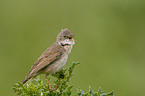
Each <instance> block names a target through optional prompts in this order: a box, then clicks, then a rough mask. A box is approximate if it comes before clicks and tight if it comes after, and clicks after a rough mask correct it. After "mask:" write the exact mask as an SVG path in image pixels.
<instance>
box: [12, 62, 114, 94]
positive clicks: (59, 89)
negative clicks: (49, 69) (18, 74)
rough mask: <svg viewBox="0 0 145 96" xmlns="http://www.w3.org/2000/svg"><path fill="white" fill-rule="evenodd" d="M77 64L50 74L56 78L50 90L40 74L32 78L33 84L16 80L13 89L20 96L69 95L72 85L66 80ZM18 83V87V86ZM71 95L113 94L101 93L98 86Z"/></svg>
mask: <svg viewBox="0 0 145 96" xmlns="http://www.w3.org/2000/svg"><path fill="white" fill-rule="evenodd" d="M78 64H79V63H78V62H74V63H73V64H72V66H71V67H69V68H67V69H63V70H62V71H60V72H58V73H56V74H53V75H52V76H54V77H56V78H57V79H56V80H55V81H54V85H53V87H54V88H56V89H55V90H50V89H49V88H48V85H47V84H44V83H43V81H42V80H41V79H40V76H38V77H37V78H36V79H34V80H33V81H35V82H36V83H35V84H34V83H32V82H31V81H30V80H29V81H28V83H27V84H25V85H23V84H21V83H20V82H18V83H16V84H15V85H14V87H13V89H14V91H15V92H16V93H17V95H20V96H70V95H72V88H73V86H72V85H69V84H68V82H69V81H70V78H71V77H72V76H73V73H72V72H73V70H74V67H75V66H76V65H78ZM19 85H20V87H18V86H19ZM73 96H113V92H110V93H103V92H102V91H101V88H99V90H98V92H94V91H93V90H92V89H91V87H90V88H89V91H88V92H84V91H82V89H78V92H77V93H76V94H74V95H73Z"/></svg>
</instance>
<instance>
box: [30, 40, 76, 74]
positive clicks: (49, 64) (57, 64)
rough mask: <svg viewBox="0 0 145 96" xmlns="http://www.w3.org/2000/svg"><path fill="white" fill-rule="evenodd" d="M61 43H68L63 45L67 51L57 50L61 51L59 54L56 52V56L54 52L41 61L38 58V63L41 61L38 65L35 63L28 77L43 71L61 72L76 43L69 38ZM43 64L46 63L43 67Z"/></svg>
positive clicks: (47, 72) (46, 72) (50, 72)
mask: <svg viewBox="0 0 145 96" xmlns="http://www.w3.org/2000/svg"><path fill="white" fill-rule="evenodd" d="M61 43H62V44H64V45H65V44H68V45H65V46H63V47H64V50H65V51H64V52H59V51H56V52H59V54H58V55H57V53H56V56H55V53H54V56H53V54H50V56H48V58H44V60H43V61H40V62H39V60H37V61H36V63H39V64H38V65H36V66H35V64H34V65H33V66H32V68H33V67H34V68H33V69H32V70H31V72H30V73H29V74H28V77H29V76H30V77H33V76H34V77H35V76H37V75H38V74H40V73H42V74H43V73H45V74H54V73H56V72H59V71H60V70H61V69H62V68H63V67H64V65H65V64H66V62H67V59H68V54H70V53H71V49H72V46H73V45H74V44H75V42H74V41H70V40H69V39H66V40H64V41H62V42H58V44H59V45H61ZM54 48H55V47H54ZM56 48H57V47H56ZM56 50H57V49H56ZM50 53H51V52H50ZM42 55H45V54H42ZM41 58H43V57H41V56H40V60H41ZM50 58H52V59H50ZM53 58H55V59H53ZM42 64H43V65H44V64H45V66H44V67H43V68H41V65H42ZM39 66H40V67H39ZM36 67H37V68H36ZM39 68H41V69H39ZM35 69H36V70H35ZM38 69H39V70H38Z"/></svg>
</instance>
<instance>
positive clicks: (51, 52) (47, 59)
mask: <svg viewBox="0 0 145 96" xmlns="http://www.w3.org/2000/svg"><path fill="white" fill-rule="evenodd" d="M63 53H64V48H63V47H62V46H60V45H58V44H57V43H54V44H53V45H51V46H50V47H48V48H47V49H46V51H45V52H44V53H43V54H42V55H41V56H40V57H39V58H38V59H37V61H36V62H35V63H34V65H33V66H32V68H31V70H30V72H29V73H28V74H27V76H29V75H31V74H33V73H36V72H38V71H40V70H41V69H43V68H44V67H46V66H49V64H50V63H51V62H53V61H55V60H56V59H58V58H60V57H61V55H62V54H63Z"/></svg>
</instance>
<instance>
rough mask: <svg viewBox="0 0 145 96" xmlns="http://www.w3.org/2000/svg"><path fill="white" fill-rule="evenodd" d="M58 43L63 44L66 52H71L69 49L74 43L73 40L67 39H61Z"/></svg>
mask: <svg viewBox="0 0 145 96" xmlns="http://www.w3.org/2000/svg"><path fill="white" fill-rule="evenodd" d="M58 43H59V45H64V49H65V50H66V51H67V53H68V54H69V53H71V49H72V47H73V45H74V44H75V42H74V40H71V41H70V40H69V39H66V40H64V41H61V42H58Z"/></svg>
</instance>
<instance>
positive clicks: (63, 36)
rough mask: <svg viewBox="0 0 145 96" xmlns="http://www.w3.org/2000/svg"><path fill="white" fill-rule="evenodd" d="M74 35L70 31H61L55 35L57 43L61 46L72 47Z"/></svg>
mask: <svg viewBox="0 0 145 96" xmlns="http://www.w3.org/2000/svg"><path fill="white" fill-rule="evenodd" d="M73 36H74V34H72V33H71V32H70V30H68V29H67V28H66V29H62V30H61V32H60V33H59V34H58V35H57V42H58V43H59V44H60V45H62V46H65V45H68V46H69V45H74V44H75V40H74V39H73Z"/></svg>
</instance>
